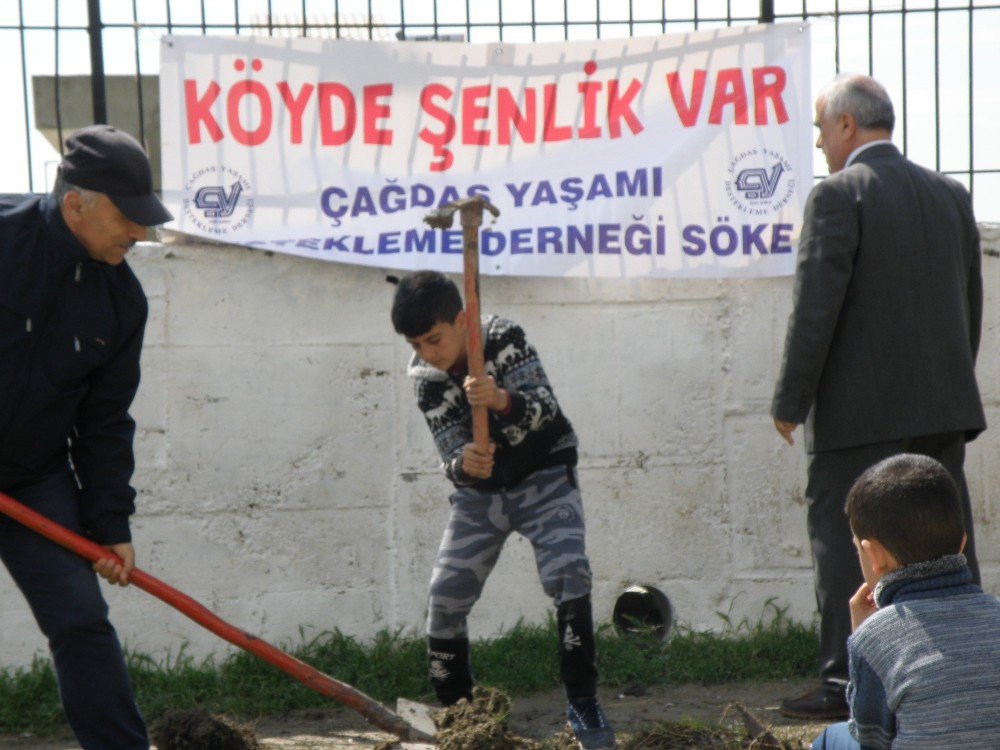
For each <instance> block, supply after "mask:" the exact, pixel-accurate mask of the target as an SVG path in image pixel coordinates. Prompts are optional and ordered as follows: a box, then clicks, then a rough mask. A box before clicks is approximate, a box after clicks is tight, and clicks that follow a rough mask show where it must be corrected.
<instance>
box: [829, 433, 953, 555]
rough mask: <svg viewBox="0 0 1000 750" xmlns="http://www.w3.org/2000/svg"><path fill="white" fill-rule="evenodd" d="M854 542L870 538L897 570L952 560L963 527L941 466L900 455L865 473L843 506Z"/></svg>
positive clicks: (914, 457)
mask: <svg viewBox="0 0 1000 750" xmlns="http://www.w3.org/2000/svg"><path fill="white" fill-rule="evenodd" d="M845 510H846V512H847V518H848V520H849V521H850V524H851V530H852V531H853V532H854V535H855V536H856V537H857V538H858V539H873V540H875V541H877V542H879V543H880V544H881V545H882V546H883V547H885V548H886V549H887V550H888V551H889V552H890V553H892V556H893V557H894V558H896V562H898V563H899V564H900V565H912V564H913V563H918V562H925V561H927V560H934V559H936V558H938V557H943V556H944V555H954V554H957V553H958V552H960V551H961V549H962V535H963V534H964V533H965V525H964V523H963V519H962V504H961V502H960V500H959V496H958V487H956V485H955V482H954V480H953V479H952V478H951V475H950V474H949V473H948V470H947V469H945V468H944V466H942V465H941V463H940V462H939V461H936V460H934V459H933V458H930V457H928V456H920V455H915V454H912V453H903V454H900V455H898V456H893V457H892V458H887V459H885V460H884V461H881V462H879V463H877V464H875V465H874V466H872V467H871V468H870V469H868V470H867V471H866V472H865V473H864V474H862V475H861V477H860V478H859V479H858V480H857V481H856V482H855V483H854V486H853V487H851V491H850V492H849V493H848V495H847V505H846V507H845Z"/></svg>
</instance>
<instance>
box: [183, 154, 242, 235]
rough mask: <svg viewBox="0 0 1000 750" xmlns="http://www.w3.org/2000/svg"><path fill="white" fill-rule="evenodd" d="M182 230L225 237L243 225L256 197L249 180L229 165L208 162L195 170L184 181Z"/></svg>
mask: <svg viewBox="0 0 1000 750" xmlns="http://www.w3.org/2000/svg"><path fill="white" fill-rule="evenodd" d="M184 191H185V192H186V193H187V195H188V196H190V197H187V198H185V199H184V218H183V219H182V220H181V230H182V231H192V232H193V233H194V234H198V233H199V232H200V233H204V234H207V235H210V236H217V237H226V236H227V235H231V234H233V233H235V232H239V231H242V230H245V229H247V228H248V227H249V226H250V223H251V221H252V220H253V215H254V208H255V203H256V199H255V197H254V191H253V186H252V185H251V184H250V181H249V180H248V179H246V178H245V177H244V176H243V175H242V174H240V173H239V172H238V171H237V170H235V169H233V168H232V167H228V166H226V165H224V164H211V165H209V166H205V167H201V168H200V169H198V170H196V171H195V172H194V173H193V174H192V175H191V177H190V179H189V180H188V181H187V182H186V183H185V184H184Z"/></svg>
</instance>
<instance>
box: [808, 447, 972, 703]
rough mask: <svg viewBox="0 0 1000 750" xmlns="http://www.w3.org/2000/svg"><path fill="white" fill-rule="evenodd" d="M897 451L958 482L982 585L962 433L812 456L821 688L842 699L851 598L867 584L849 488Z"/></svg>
mask: <svg viewBox="0 0 1000 750" xmlns="http://www.w3.org/2000/svg"><path fill="white" fill-rule="evenodd" d="M899 453H919V454H922V455H926V456H931V457H932V458H936V459H937V460H938V461H940V462H941V463H942V464H943V465H944V467H945V468H946V469H947V470H948V473H950V474H951V476H952V478H953V479H954V480H955V484H957V485H958V490H959V495H960V497H961V499H962V512H963V513H964V515H965V529H966V534H967V535H968V542H967V543H966V546H965V556H966V557H967V558H968V560H969V567H970V568H971V569H972V577H973V581H975V583H977V584H978V583H979V563H978V561H977V560H976V546H975V541H974V537H973V533H972V507H971V504H970V502H969V489H968V487H967V486H966V483H965V472H964V470H963V464H964V463H965V436H964V435H963V434H962V433H949V434H946V435H928V436H924V437H919V438H910V439H906V440H893V441H890V442H886V443H873V444H870V445H859V446H856V447H852V448H844V449H842V450H836V451H823V452H820V453H813V454H811V455H810V456H809V478H808V484H807V486H806V505H807V507H808V519H807V527H808V530H809V540H810V542H811V544H812V555H813V569H814V572H815V583H816V604H817V606H818V607H819V614H820V637H819V640H820V644H819V655H820V664H819V673H820V679H821V680H822V682H823V688H824V690H825V691H826V692H827V693H828V694H830V695H834V694H835V695H837V696H840V697H842V696H843V694H844V686H845V685H846V684H847V637H848V636H849V635H850V634H851V614H850V610H849V608H848V600H849V599H850V598H851V597H852V596H854V592H855V591H857V590H858V587H859V586H861V584H862V582H863V580H864V579H863V578H862V576H861V567H860V563H859V562H858V556H857V552H856V551H855V548H854V544H853V543H852V534H851V529H850V526H849V524H848V523H847V515H846V514H845V513H844V503H845V502H846V501H847V493H848V492H849V491H850V489H851V485H853V484H854V481H855V480H856V479H857V478H858V477H859V476H861V474H862V473H864V471H865V469H867V468H869V467H870V466H873V465H874V464H877V463H878V462H879V461H881V460H882V459H885V458H889V457H890V456H894V455H896V454H899Z"/></svg>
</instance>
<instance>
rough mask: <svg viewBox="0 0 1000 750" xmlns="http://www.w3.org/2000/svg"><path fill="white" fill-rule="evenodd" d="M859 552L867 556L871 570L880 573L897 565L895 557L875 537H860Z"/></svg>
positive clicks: (886, 571) (893, 568)
mask: <svg viewBox="0 0 1000 750" xmlns="http://www.w3.org/2000/svg"><path fill="white" fill-rule="evenodd" d="M861 552H862V553H863V554H864V555H865V556H867V557H868V562H870V563H871V566H872V570H874V571H875V572H876V573H878V574H880V575H881V574H883V573H888V572H889V571H891V570H895V569H896V568H898V567H899V563H898V562H896V558H895V557H893V556H892V553H891V552H889V550H887V549H886V548H885V547H883V546H882V543H881V542H879V541H878V540H877V539H862V540H861Z"/></svg>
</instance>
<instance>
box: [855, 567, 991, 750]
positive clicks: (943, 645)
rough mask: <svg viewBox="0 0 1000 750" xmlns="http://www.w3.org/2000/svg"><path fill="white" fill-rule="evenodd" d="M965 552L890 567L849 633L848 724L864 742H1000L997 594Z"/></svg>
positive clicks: (936, 746) (898, 746) (899, 746)
mask: <svg viewBox="0 0 1000 750" xmlns="http://www.w3.org/2000/svg"><path fill="white" fill-rule="evenodd" d="M971 581H972V573H971V572H970V571H969V568H968V566H967V565H966V564H965V557H963V556H962V555H948V556H946V557H942V558H938V559H937V560H931V561H929V562H925V563H917V564H915V565H908V566H906V567H903V568H900V569H898V570H894V571H893V572H891V573H889V574H887V575H886V576H884V577H883V578H882V580H881V581H879V583H878V586H876V588H875V601H876V602H877V604H878V611H877V612H875V613H874V614H872V615H871V616H870V617H869V618H868V619H867V620H865V621H864V622H863V623H862V624H861V625H860V626H859V627H858V629H857V630H856V631H855V632H854V634H853V635H851V637H850V638H849V639H848V641H847V648H848V654H849V659H850V673H851V681H850V684H849V685H848V686H847V700H848V703H849V704H850V707H851V721H850V729H851V733H852V734H853V735H854V736H855V737H856V738H857V740H858V741H859V743H860V744H861V747H862V748H878V749H879V750H881V749H883V748H892V750H913V749H919V750H946V748H962V750H987V749H988V748H997V747H1000V667H998V665H1000V602H998V601H997V599H996V597H993V596H989V595H987V594H984V593H983V591H982V589H980V588H979V587H978V586H976V585H974V584H973V583H971Z"/></svg>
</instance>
